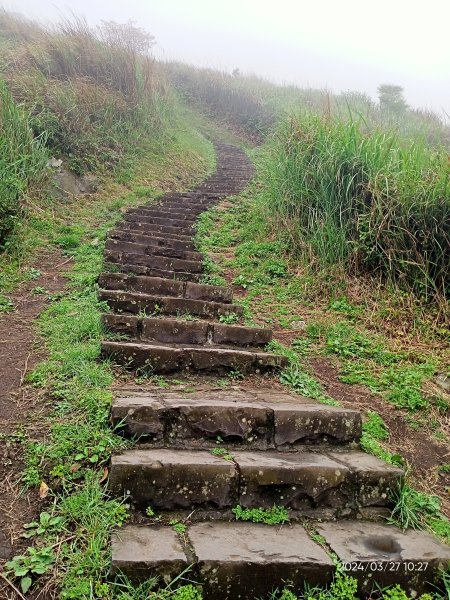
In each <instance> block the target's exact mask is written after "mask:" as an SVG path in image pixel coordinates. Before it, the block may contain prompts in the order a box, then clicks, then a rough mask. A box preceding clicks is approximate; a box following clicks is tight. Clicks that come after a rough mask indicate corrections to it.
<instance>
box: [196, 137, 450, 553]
mask: <svg viewBox="0 0 450 600" xmlns="http://www.w3.org/2000/svg"><path fill="white" fill-rule="evenodd" d="M253 155H254V158H255V161H256V163H257V165H258V176H257V178H256V181H255V183H254V185H253V186H252V187H251V188H250V189H249V190H248V192H246V193H244V194H242V195H241V196H239V197H238V198H237V199H236V201H235V202H234V205H233V207H232V208H231V209H228V210H226V211H222V210H220V208H218V209H213V210H212V211H209V213H206V214H205V215H204V216H203V217H202V219H201V223H200V226H199V233H198V243H199V245H200V247H201V249H202V250H204V251H208V252H210V253H212V254H211V255H212V257H213V258H214V260H215V261H216V263H217V264H218V265H219V266H220V268H221V270H222V273H219V275H222V276H223V275H224V276H225V277H226V279H227V280H228V281H231V282H233V283H234V285H235V286H236V287H235V289H236V294H237V296H241V297H240V302H241V303H242V304H243V305H244V307H245V309H246V315H247V320H248V322H249V323H258V324H263V325H269V326H271V327H274V329H275V340H276V341H275V342H273V343H272V344H271V347H272V348H273V349H274V350H278V351H279V352H284V353H285V354H287V355H288V357H289V358H290V361H291V364H290V367H289V368H288V369H287V370H286V371H285V372H284V373H283V374H282V376H281V381H282V383H284V384H286V385H288V386H289V387H290V388H291V389H293V390H295V391H296V392H298V393H300V394H302V395H306V396H309V397H312V398H315V399H317V400H319V401H322V402H329V403H330V402H333V399H332V398H330V396H329V395H328V394H327V392H326V390H325V388H324V387H323V385H322V384H321V383H320V382H319V380H318V379H317V377H316V371H315V368H314V366H315V365H317V363H320V362H321V361H322V362H323V359H324V358H326V359H327V360H328V361H329V362H330V363H331V364H332V365H334V372H335V371H336V370H337V373H338V374H337V380H336V382H335V383H340V382H344V383H345V384H348V387H347V391H344V397H345V396H348V397H349V398H354V399H355V400H356V399H357V398H358V395H362V394H361V392H360V391H357V392H356V394H355V393H354V392H353V391H352V389H351V385H354V384H358V385H362V386H366V388H368V391H369V390H370V392H372V393H373V394H375V395H376V397H378V398H379V401H378V402H377V403H376V404H375V406H376V410H378V411H379V412H382V413H383V416H385V415H387V416H388V417H389V418H390V421H389V425H392V427H393V428H394V427H395V423H396V421H397V422H398V421H399V422H401V423H402V425H403V426H404V433H403V435H404V436H405V438H404V439H399V438H398V437H397V431H396V430H394V429H393V431H392V432H391V431H390V429H389V425H387V424H386V423H384V422H383V420H382V419H381V417H380V416H379V414H378V413H377V412H376V410H375V408H374V407H373V406H372V402H373V400H371V396H370V395H368V394H367V393H366V396H367V399H368V403H367V404H365V405H364V404H363V403H360V404H358V403H357V402H356V406H357V407H358V408H361V409H362V410H363V411H364V412H365V415H366V425H365V433H364V437H363V447H364V449H365V450H366V451H368V452H372V453H374V454H376V455H377V456H379V457H381V458H383V459H384V460H387V461H389V462H393V463H395V464H403V465H405V466H406V464H407V463H406V459H405V458H404V457H402V456H401V454H402V452H403V450H404V451H405V452H409V451H410V450H411V449H410V448H409V447H408V446H410V445H411V444H414V443H416V442H418V441H420V440H422V438H420V440H419V438H418V437H417V435H418V431H420V435H421V436H422V437H423V438H424V440H428V442H425V443H426V444H428V446H429V448H430V450H431V446H432V445H433V444H434V445H435V446H436V445H437V446H439V447H440V449H441V453H440V455H441V456H443V455H445V454H446V453H447V452H448V450H449V448H450V438H449V434H448V428H447V426H446V418H447V415H448V414H449V411H450V396H449V394H448V393H446V392H445V391H444V390H443V389H440V388H439V387H438V386H437V385H436V384H435V376H436V375H437V374H438V373H442V372H446V369H448V364H449V359H450V355H449V349H448V344H447V340H448V331H447V330H446V328H445V325H443V324H442V321H440V320H439V310H438V309H437V308H435V309H434V310H433V309H430V307H429V306H427V305H424V304H421V303H420V301H419V300H417V299H415V298H414V297H413V296H412V295H411V294H407V293H405V292H402V291H401V290H399V289H398V288H396V287H394V286H388V287H387V286H385V285H382V284H377V283H375V282H374V281H373V280H371V279H369V278H367V279H362V278H354V277H348V276H346V275H345V272H343V271H342V269H340V268H339V267H335V266H334V267H333V266H332V267H329V266H328V267H327V266H326V265H322V266H318V265H317V263H315V264H314V263H313V264H311V263H310V262H308V261H305V260H301V259H299V257H298V256H296V257H295V256H294V257H293V256H292V255H291V254H290V252H289V245H288V244H287V243H286V237H285V236H282V235H281V236H280V234H279V231H280V229H279V226H278V224H277V226H274V223H273V220H274V215H273V213H272V212H271V210H270V209H271V204H270V199H271V194H272V193H273V189H271V183H270V182H268V180H267V169H270V165H268V162H267V161H268V160H269V161H270V158H269V159H268V154H267V149H264V148H263V149H258V150H256V151H254V152H253ZM268 200H269V201H268ZM216 276H217V275H216ZM319 376H320V373H319ZM327 376H328V377H329V380H328V381H327ZM327 376H326V377H325V380H324V381H323V384H329V383H330V384H331V383H332V381H331V379H332V378H333V377H334V378H335V379H336V375H334V374H333V369H329V372H328V375H327ZM330 387H331V389H332V390H333V387H332V386H330ZM334 387H335V388H336V389H338V386H334ZM344 388H345V386H344ZM339 389H340V390H342V389H343V387H342V384H341V386H340V388H339ZM360 389H363V388H357V390H360ZM331 393H332V392H331ZM355 400H354V401H353V405H355ZM349 405H352V401H349ZM371 409H372V410H371ZM422 441H423V440H422ZM420 447H421V446H420ZM420 447H419V448H418V451H419V454H418V455H417V456H416V458H417V460H418V462H419V461H420V458H421V457H420ZM431 462H432V461H431ZM409 469H410V476H409V479H408V485H407V486H406V487H405V489H404V490H402V491H401V493H400V494H399V497H398V498H397V500H398V505H397V511H396V513H395V518H396V519H397V520H398V521H399V522H400V523H401V524H402V525H407V524H408V525H410V526H411V525H413V526H417V527H425V528H430V529H432V530H433V531H434V532H435V533H436V534H437V535H439V537H442V538H443V539H444V540H445V541H447V542H449V541H450V525H449V521H448V520H447V518H446V517H445V516H444V515H443V514H442V512H441V511H442V510H443V511H444V512H445V513H446V514H447V516H448V515H449V505H448V500H447V492H446V489H447V488H446V487H445V481H446V479H445V477H446V475H445V474H446V473H447V471H448V465H447V464H446V462H443V461H442V460H441V461H439V460H437V461H436V462H435V463H434V464H431V465H427V468H422V466H421V465H419V464H417V468H416V465H414V464H413V463H412V464H410V465H409ZM442 477H443V479H442ZM430 485H431V487H432V489H433V488H434V490H435V492H436V494H437V495H438V497H437V496H436V497H432V496H430V495H427V494H424V493H422V492H420V493H419V492H416V491H414V489H413V487H416V488H418V489H419V490H422V491H423V492H427V493H429V492H430ZM411 486H413V487H411ZM440 504H442V505H443V506H442V508H440Z"/></svg>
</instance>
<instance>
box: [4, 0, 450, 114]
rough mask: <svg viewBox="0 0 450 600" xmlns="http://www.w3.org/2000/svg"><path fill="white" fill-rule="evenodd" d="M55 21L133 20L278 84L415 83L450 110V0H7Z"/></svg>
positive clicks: (206, 62)
mask: <svg viewBox="0 0 450 600" xmlns="http://www.w3.org/2000/svg"><path fill="white" fill-rule="evenodd" d="M3 6H4V7H5V8H7V9H9V10H14V11H17V12H21V13H23V14H25V15H26V16H29V17H31V18H38V19H48V20H52V21H55V20H57V19H58V18H59V17H61V16H67V15H68V14H70V12H75V13H76V14H80V15H83V16H85V17H86V18H87V19H88V20H89V21H90V22H91V23H93V24H95V23H100V21H101V20H106V21H107V20H115V21H119V22H125V21H128V20H130V19H131V20H133V21H135V22H136V25H139V26H141V27H144V28H145V29H147V30H148V31H149V32H150V33H152V34H153V35H154V36H155V37H156V40H157V48H156V50H155V53H156V54H157V55H158V56H160V57H163V58H166V59H177V60H182V61H184V62H188V63H192V64H196V65H199V66H208V67H215V68H220V69H224V70H228V71H230V70H232V69H234V68H239V69H240V70H241V72H253V73H256V74H258V75H261V76H263V77H267V78H268V79H270V80H272V81H276V82H278V83H283V82H284V83H296V84H298V85H300V86H304V87H308V86H310V87H319V88H328V89H331V90H333V91H337V92H339V91H345V90H349V89H351V90H358V91H363V92H366V93H368V94H369V95H371V96H372V97H373V98H376V88H377V86H378V84H380V83H396V84H399V85H402V86H403V87H404V88H405V96H406V100H407V101H408V103H409V104H410V105H411V106H414V107H422V108H432V109H433V110H435V111H437V112H440V113H441V114H442V111H443V110H445V111H446V112H447V113H448V114H450V35H449V23H450V2H449V1H448V0H428V1H427V2H424V1H423V0H416V3H415V4H412V2H411V0H371V1H368V0H307V1H305V0H270V1H268V0H220V1H214V0H61V1H57V0H7V1H5V2H4V3H3Z"/></svg>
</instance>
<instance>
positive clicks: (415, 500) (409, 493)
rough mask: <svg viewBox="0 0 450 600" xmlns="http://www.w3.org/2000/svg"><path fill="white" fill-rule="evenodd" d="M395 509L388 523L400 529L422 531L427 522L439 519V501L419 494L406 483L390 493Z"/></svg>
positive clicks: (427, 495) (437, 498)
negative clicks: (430, 519)
mask: <svg viewBox="0 0 450 600" xmlns="http://www.w3.org/2000/svg"><path fill="white" fill-rule="evenodd" d="M392 500H393V501H394V502H395V507H394V509H393V510H392V513H391V517H390V519H389V521H390V523H393V524H395V525H398V526H399V527H401V528H402V529H408V528H412V529H424V528H426V527H427V520H428V519H429V518H430V517H431V518H436V517H441V516H442V515H441V501H440V499H439V497H438V496H433V495H431V494H425V493H424V492H419V491H417V490H415V489H413V488H412V487H410V486H409V485H408V484H407V483H405V484H403V485H401V486H399V487H398V488H397V490H395V491H394V492H393V493H392Z"/></svg>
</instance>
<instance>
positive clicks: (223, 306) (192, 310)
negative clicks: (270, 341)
mask: <svg viewBox="0 0 450 600" xmlns="http://www.w3.org/2000/svg"><path fill="white" fill-rule="evenodd" d="M99 297H100V300H103V301H106V302H109V303H110V305H111V304H113V303H114V304H113V308H114V310H115V311H117V312H127V313H128V312H129V313H131V314H137V313H139V312H141V311H144V310H148V311H149V312H150V313H153V312H158V314H168V313H171V314H186V313H189V314H192V315H199V316H220V315H229V314H235V315H238V316H240V315H242V313H243V309H242V306H240V305H238V304H230V303H225V302H212V301H209V300H198V299H194V298H187V297H178V296H165V295H151V294H147V293H144V292H138V291H136V292H135V291H132V292H124V291H122V290H111V289H108V290H104V289H100V290H99ZM155 306H157V307H158V308H155ZM149 316H150V315H149Z"/></svg>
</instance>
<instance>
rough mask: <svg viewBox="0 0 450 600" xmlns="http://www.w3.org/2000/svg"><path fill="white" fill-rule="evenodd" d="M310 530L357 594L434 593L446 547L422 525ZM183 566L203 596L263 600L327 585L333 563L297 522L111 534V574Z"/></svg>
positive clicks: (176, 571)
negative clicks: (396, 589)
mask: <svg viewBox="0 0 450 600" xmlns="http://www.w3.org/2000/svg"><path fill="white" fill-rule="evenodd" d="M312 525H314V524H312ZM317 529H318V531H319V532H320V533H321V534H322V535H323V536H324V538H325V541H326V543H327V544H328V545H329V546H330V547H331V549H332V550H333V551H334V552H336V554H337V557H338V559H339V560H340V562H341V563H342V564H343V565H344V568H345V569H346V570H347V574H348V575H350V576H352V577H356V578H357V579H358V580H359V594H363V595H367V596H370V595H371V593H372V592H373V591H374V590H377V589H378V590H379V589H382V588H385V587H387V586H389V585H394V584H400V585H401V586H402V587H403V588H404V589H405V590H406V592H407V593H408V594H409V595H410V596H411V597H413V598H416V597H418V596H419V595H420V594H422V593H424V592H432V593H433V592H435V591H436V588H435V587H434V585H435V584H437V583H438V582H439V579H440V572H441V571H442V570H444V569H445V568H446V567H447V564H448V562H449V560H450V550H449V548H448V547H446V546H443V545H442V544H439V543H438V542H437V541H436V540H434V539H433V538H432V537H431V536H430V535H429V534H427V533H424V532H421V531H408V532H402V531H400V530H399V529H398V528H396V527H392V526H388V525H380V524H377V523H371V522H367V521H358V522H355V521H343V522H341V523H335V522H333V523H325V524H318V526H317ZM188 567H190V572H189V579H190V580H191V581H194V582H196V583H197V584H199V585H200V586H201V589H202V594H203V598H204V600H237V599H239V598H240V599H241V600H254V599H255V598H261V599H264V600H265V599H267V598H268V597H269V595H270V593H271V592H273V591H275V590H278V591H279V592H280V591H281V590H282V589H283V588H285V587H287V588H288V589H290V590H292V592H294V593H296V594H298V595H301V594H302V593H303V592H304V587H305V584H308V585H309V586H323V587H324V586H326V585H329V584H330V583H331V581H332V579H333V576H334V574H335V568H336V567H335V564H334V562H333V560H332V559H331V557H330V556H329V554H328V553H327V552H326V550H325V549H324V548H323V547H322V546H320V545H319V544H318V543H317V542H316V541H313V540H312V539H311V538H310V537H309V535H308V534H307V532H306V531H305V529H304V528H303V527H302V526H301V525H300V524H285V525H284V526H283V527H270V526H267V525H262V524H254V523H220V522H206V523H198V524H194V525H192V526H190V527H188V529H187V531H186V533H185V534H184V535H183V536H182V537H181V538H180V537H178V536H177V534H176V533H175V531H173V529H171V528H169V527H163V526H146V527H145V526H141V527H137V526H131V525H128V526H125V527H124V528H123V529H121V530H119V531H118V532H117V533H116V534H114V536H113V539H112V573H113V575H116V574H119V573H122V574H123V575H125V576H127V577H128V578H129V579H130V580H131V581H132V582H135V583H137V582H142V581H144V580H146V579H149V578H150V577H153V576H158V577H160V578H161V580H162V581H166V582H168V581H170V580H173V579H175V578H176V577H177V576H178V575H180V573H182V572H183V571H184V570H185V569H187V568H188Z"/></svg>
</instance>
